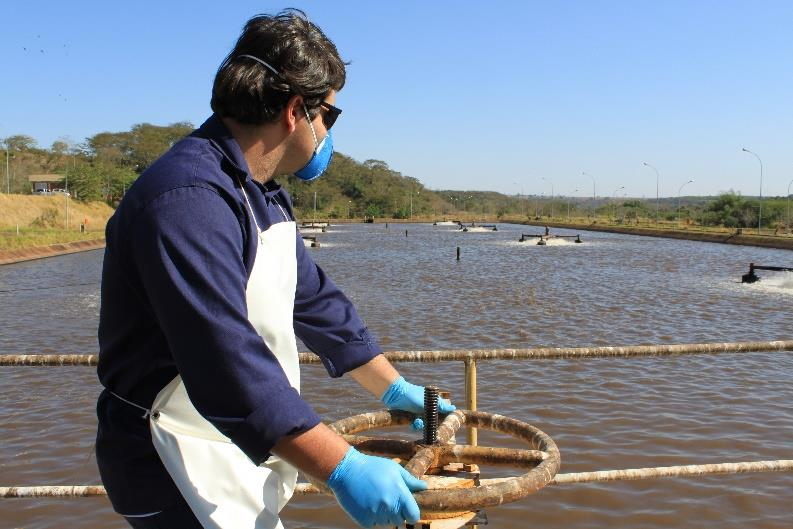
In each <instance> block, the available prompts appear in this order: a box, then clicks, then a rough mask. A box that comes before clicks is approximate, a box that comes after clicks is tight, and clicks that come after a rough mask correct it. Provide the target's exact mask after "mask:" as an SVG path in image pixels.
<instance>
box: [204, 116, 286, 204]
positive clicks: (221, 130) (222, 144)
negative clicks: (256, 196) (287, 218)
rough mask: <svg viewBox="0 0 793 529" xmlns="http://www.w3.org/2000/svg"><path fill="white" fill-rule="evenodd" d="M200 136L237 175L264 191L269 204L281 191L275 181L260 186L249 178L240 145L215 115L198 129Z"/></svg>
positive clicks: (249, 173)
mask: <svg viewBox="0 0 793 529" xmlns="http://www.w3.org/2000/svg"><path fill="white" fill-rule="evenodd" d="M197 132H198V133H199V135H200V136H202V137H204V138H207V139H208V140H209V141H210V142H212V144H213V145H215V147H216V148H217V149H218V150H219V151H220V152H221V153H222V154H223V157H224V158H225V159H226V160H227V161H228V162H229V163H230V164H231V166H232V167H233V168H234V170H235V171H237V175H236V176H239V177H240V178H242V179H244V180H246V181H247V180H250V181H251V182H252V183H253V184H255V185H257V186H259V187H260V188H262V189H263V190H264V196H265V198H266V199H267V201H268V202H269V201H270V200H272V198H273V195H276V194H278V192H280V191H281V185H280V184H279V183H278V182H276V181H275V180H270V181H269V182H267V183H266V184H261V183H259V182H257V181H256V180H254V179H253V178H251V172H250V169H249V168H248V162H247V160H245V155H243V154H242V149H240V144H239V143H237V140H236V139H234V136H233V135H232V134H231V132H230V131H229V129H228V128H227V127H226V125H224V124H223V120H222V119H220V116H218V115H217V114H212V115H211V116H210V117H209V118H208V119H207V120H206V121H205V122H204V123H203V124H202V125H201V126H200V127H199V128H198V131H197Z"/></svg>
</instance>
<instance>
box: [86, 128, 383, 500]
mask: <svg viewBox="0 0 793 529" xmlns="http://www.w3.org/2000/svg"><path fill="white" fill-rule="evenodd" d="M240 183H241V184H242V185H244V186H245V191H246V193H247V195H248V197H249V199H250V202H251V207H252V208H253V210H254V213H255V215H256V220H257V221H258V223H259V226H260V227H261V229H262V230H266V229H267V228H268V227H269V226H270V225H272V224H274V223H277V222H283V221H284V220H285V219H284V217H283V213H282V211H281V208H279V205H280V206H281V207H283V208H284V209H285V210H286V212H287V215H288V216H289V217H290V219H291V220H294V216H293V213H292V208H291V201H290V200H289V196H288V194H287V193H286V191H285V190H284V189H283V188H281V187H280V186H279V185H277V184H276V183H274V182H269V183H267V184H264V185H262V184H260V183H258V182H256V181H254V180H252V179H251V177H250V174H249V171H248V167H247V164H246V161H245V159H244V157H243V155H242V152H241V151H240V148H239V145H238V144H237V143H236V141H235V140H234V139H233V137H232V136H231V134H230V133H229V131H228V130H227V129H226V127H225V126H224V125H223V123H222V121H221V120H220V119H219V118H218V117H217V116H213V117H211V118H210V119H208V120H207V121H206V122H205V123H204V124H203V125H202V126H201V127H200V128H199V129H198V130H196V131H195V132H193V134H191V135H190V136H189V137H187V138H185V139H184V140H182V141H180V142H179V143H177V144H175V145H174V146H173V147H172V148H171V149H170V150H169V151H168V152H167V153H166V154H165V155H163V156H162V157H161V158H160V159H159V160H157V161H156V162H155V163H154V164H153V165H152V166H151V167H150V168H149V169H147V170H146V171H145V172H144V173H143V174H142V175H141V176H140V178H138V180H137V181H136V182H135V184H134V185H133V186H132V187H131V188H130V190H129V191H128V192H127V194H126V195H125V197H124V199H123V201H122V203H121V205H120V206H119V208H118V210H117V211H116V213H115V214H114V215H113V217H112V218H111V219H110V221H109V222H108V226H107V230H106V240H107V247H106V250H105V259H104V267H103V271H102V303H101V310H100V322H99V346H100V355H99V367H98V374H99V378H100V381H101V382H102V384H103V385H104V386H105V388H107V390H109V391H112V392H114V393H116V394H118V395H120V396H122V397H123V398H124V399H127V400H129V401H130V402H134V403H136V404H138V405H140V406H143V407H146V408H149V407H150V406H151V404H152V402H153V400H154V398H155V396H156V395H157V393H158V392H159V391H160V390H161V389H162V388H163V387H164V386H165V385H166V384H167V383H168V382H169V381H170V380H172V379H173V377H175V376H176V375H177V374H179V375H181V376H182V379H183V381H184V384H185V387H186V389H187V392H188V395H189V396H190V399H191V401H192V402H193V405H194V406H195V407H196V409H197V410H198V411H199V413H201V415H203V416H204V417H205V418H206V419H207V420H209V421H210V422H211V423H212V424H214V425H215V426H216V427H217V428H218V429H219V430H220V431H221V432H223V433H224V434H225V435H226V436H228V437H229V438H230V439H231V440H232V441H233V442H234V443H235V444H237V445H238V446H239V447H240V448H241V449H242V450H243V451H244V452H245V453H246V454H247V455H248V456H249V457H250V458H251V460H252V461H254V462H256V463H257V464H258V463H261V462H263V461H264V460H266V459H267V457H269V455H270V450H271V448H272V446H273V445H274V444H275V443H276V442H277V441H278V440H279V439H280V438H282V437H283V436H286V435H291V434H296V433H300V432H303V431H306V430H308V429H310V428H312V427H314V426H316V424H317V423H318V422H319V420H320V419H319V417H318V416H317V415H316V414H315V413H314V411H313V410H312V409H311V407H310V406H309V405H308V404H307V403H306V402H305V401H304V400H303V399H302V398H301V397H300V395H299V394H298V392H297V391H296V390H295V389H294V388H292V387H291V386H290V384H289V381H288V380H287V378H286V375H285V373H284V371H283V370H282V369H281V367H280V365H279V363H278V360H277V359H276V358H275V356H274V355H273V354H272V352H271V351H270V350H269V349H268V348H267V346H266V345H265V343H264V340H263V339H262V338H261V337H260V336H259V334H257V332H256V330H255V329H254V328H253V326H252V325H251V323H250V322H249V321H248V317H247V303H246V287H247V281H248V277H249V275H250V273H251V270H252V268H253V263H254V260H255V258H256V251H257V246H258V238H257V236H256V227H255V223H254V219H252V218H251V215H250V212H249V210H248V208H247V207H246V203H245V199H244V196H243V194H242V192H241V190H240ZM296 236H297V238H298V240H297V245H296V248H297V250H296V255H295V259H296V261H297V286H296V292H295V303H294V313H293V321H294V331H295V334H296V335H297V337H298V338H300V339H301V340H302V341H303V343H305V344H306V346H308V347H309V348H310V349H311V350H312V351H314V352H315V353H316V354H318V355H319V356H320V358H321V359H322V362H323V363H324V365H325V368H326V369H327V371H328V373H329V374H330V375H331V376H333V377H338V376H341V375H342V374H344V373H345V372H347V371H349V370H350V369H354V368H355V367H358V366H360V365H363V364H364V363H366V362H367V361H369V360H370V359H372V358H373V357H374V356H376V355H377V354H379V353H380V352H381V350H380V348H379V347H378V346H377V344H376V343H375V342H374V341H373V339H372V337H371V336H370V335H369V333H368V331H367V329H366V327H365V326H364V324H363V322H362V321H361V319H360V317H359V316H358V314H357V312H356V310H355V308H354V307H353V305H352V303H351V302H350V301H349V300H348V299H347V298H346V297H345V296H344V294H343V293H342V292H341V291H340V290H339V289H338V288H337V287H336V286H335V285H334V284H333V282H332V281H331V280H330V279H329V278H328V277H327V276H326V275H325V274H324V272H323V271H322V269H321V268H320V267H319V266H317V265H316V264H315V263H314V261H313V259H312V258H311V256H310V254H309V253H308V252H307V251H306V249H305V246H304V244H303V242H302V240H301V239H300V236H299V234H297V235H296ZM97 413H98V416H99V431H98V435H97V460H98V463H99V467H100V472H101V474H102V480H103V482H104V483H105V485H106V487H107V489H108V493H109V495H110V498H111V501H112V502H113V505H114V507H115V508H116V510H117V511H118V512H120V513H122V514H136V513H140V512H141V510H146V511H148V512H151V510H152V509H161V508H165V507H167V506H169V505H170V504H172V503H173V498H175V497H176V496H175V495H176V494H178V492H177V491H176V489H175V486H174V485H173V482H172V481H171V480H170V477H169V476H168V475H167V472H166V471H165V469H164V467H163V466H162V463H161V462H160V460H159V458H158V456H157V454H156V452H155V451H154V448H153V446H152V444H151V437H150V434H149V430H148V424H147V421H145V420H143V419H142V418H141V416H142V412H141V411H140V410H139V409H137V408H135V407H134V406H131V405H129V404H126V403H124V402H122V401H121V400H119V399H116V398H115V397H113V396H111V395H109V392H108V391H105V392H103V394H102V396H100V399H99V402H98V405H97Z"/></svg>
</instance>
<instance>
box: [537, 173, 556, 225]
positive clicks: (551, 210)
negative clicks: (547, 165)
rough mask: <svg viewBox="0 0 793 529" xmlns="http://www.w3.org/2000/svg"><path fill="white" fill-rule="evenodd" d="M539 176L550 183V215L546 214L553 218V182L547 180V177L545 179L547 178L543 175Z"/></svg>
mask: <svg viewBox="0 0 793 529" xmlns="http://www.w3.org/2000/svg"><path fill="white" fill-rule="evenodd" d="M540 178H541V179H542V180H545V181H546V182H548V183H549V184H551V207H550V215H548V216H549V217H550V218H553V182H551V181H550V180H548V179H547V178H545V177H544V176H541V177H540Z"/></svg>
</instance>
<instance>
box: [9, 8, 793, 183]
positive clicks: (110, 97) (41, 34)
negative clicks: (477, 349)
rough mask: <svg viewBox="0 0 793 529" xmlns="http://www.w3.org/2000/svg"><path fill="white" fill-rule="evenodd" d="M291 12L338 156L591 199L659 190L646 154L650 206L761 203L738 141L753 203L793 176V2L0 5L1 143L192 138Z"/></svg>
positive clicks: (446, 178) (445, 179)
mask: <svg viewBox="0 0 793 529" xmlns="http://www.w3.org/2000/svg"><path fill="white" fill-rule="evenodd" d="M289 6H291V7H299V8H301V9H304V10H305V11H306V12H307V13H308V15H309V17H310V18H311V19H312V20H314V21H315V22H316V23H317V24H319V25H320V26H321V27H322V28H323V29H324V30H325V32H326V33H327V34H328V35H329V36H330V37H331V39H333V40H334V42H336V45H337V47H338V48H339V50H340V52H341V54H342V56H343V57H344V58H345V59H346V60H348V61H351V64H350V66H349V68H348V78H347V79H348V80H347V86H346V87H345V89H344V90H343V91H342V92H341V93H340V94H339V97H338V99H337V103H338V106H340V107H341V108H343V109H344V113H343V114H342V116H341V118H340V119H339V121H338V123H337V125H336V128H335V129H334V131H335V134H334V140H335V144H336V147H337V149H338V150H339V151H340V152H343V153H345V154H348V155H350V156H352V157H354V158H356V159H358V160H365V159H367V158H376V159H381V160H385V161H386V162H387V163H388V164H389V165H390V166H391V167H392V168H394V169H396V170H398V171H400V172H402V173H403V174H406V175H409V176H413V177H415V178H418V179H419V180H420V181H421V182H422V183H424V185H426V186H428V187H430V188H433V189H478V190H495V191H501V192H504V193H511V194H514V193H518V192H523V193H535V194H540V193H544V194H545V195H549V194H550V193H551V188H552V186H553V192H554V193H555V194H556V195H573V194H575V195H577V196H591V194H592V180H591V179H590V178H589V177H587V176H584V175H582V174H581V173H582V172H583V171H586V172H587V173H589V174H591V175H593V176H594V178H595V182H596V186H597V195H598V196H612V195H613V194H615V191H616V194H617V195H618V196H619V195H623V194H627V195H628V196H635V197H642V196H645V197H654V196H655V190H656V175H655V173H654V172H653V171H652V170H651V169H649V168H647V167H643V166H642V162H643V161H647V162H649V163H650V164H652V165H654V166H655V167H656V168H657V169H658V170H659V172H660V189H661V196H677V193H678V191H679V189H680V186H681V185H682V184H683V183H685V182H686V181H688V180H694V183H692V184H688V185H687V186H685V188H684V190H683V194H684V195H686V194H700V195H705V194H716V193H719V192H721V191H725V190H729V189H733V190H735V191H737V192H741V193H743V194H745V195H757V194H758V192H759V186H760V182H759V180H760V178H759V176H760V175H759V164H758V162H757V159H755V158H754V157H752V156H750V155H748V154H746V153H743V152H741V148H742V147H746V148H748V149H751V150H753V151H755V152H756V153H758V154H759V155H760V157H761V158H762V161H763V164H764V175H763V194H764V195H765V196H772V195H785V194H786V190H787V186H788V184H789V182H790V181H791V179H793V149H791V147H793V145H792V143H793V67H791V58H793V32H792V31H791V30H790V28H791V27H793V2H790V1H762V0H760V1H756V2H745V1H744V2H738V1H731V0H723V1H716V0H709V1H706V0H702V1H697V0H690V1H674V0H672V1H664V2H658V1H643V0H635V1H631V2H627V1H625V2H623V1H611V2H607V1H598V0H590V1H559V2H489V3H484V2H481V3H479V2H477V3H474V2H462V1H458V2H450V1H438V2H409V1H404V2H371V1H369V2H364V1H360V2H295V3H292V4H282V3H272V2H249V1H234V2H203V1H197V0H196V1H191V2H181V1H174V2H162V1H160V2H153V1H138V2H134V3H133V2H107V1H103V2H98V1H97V2H93V1H79V0H76V1H72V2H57V3H56V2H49V1H47V2H45V1H40V0H27V1H26V2H16V3H15V4H14V9H13V10H11V11H8V10H4V16H3V30H2V32H0V49H1V50H2V53H3V58H4V61H3V68H2V72H3V73H2V77H0V101H2V106H1V107H0V137H5V136H8V135H11V134H27V135H30V136H33V137H34V138H35V139H36V140H37V141H38V142H39V144H40V145H42V146H50V145H51V144H52V142H53V141H54V140H56V139H58V138H60V137H67V138H69V139H70V140H71V141H74V142H82V141H83V140H84V139H85V138H86V137H87V136H91V135H93V134H96V133H97V132H101V131H121V130H128V129H129V128H130V127H131V126H132V125H133V124H135V123H142V122H150V123H155V124H168V123H172V122H176V121H190V122H192V123H193V124H195V125H198V124H200V123H201V122H202V121H203V120H204V119H205V118H206V117H207V116H208V115H209V112H210V110H209V97H210V90H211V83H212V78H213V76H214V73H215V70H216V68H217V66H218V64H219V63H220V61H221V60H222V59H223V57H224V56H225V54H226V53H227V52H228V51H229V49H230V48H231V46H232V45H233V43H234V41H235V40H236V38H237V36H238V35H239V31H240V29H241V27H242V25H243V24H244V22H245V21H246V20H247V18H249V17H250V16H252V15H254V14H256V13H261V12H265V13H273V12H277V11H279V10H280V9H282V8H284V7H289ZM25 48H26V49H25ZM42 50H43V51H42ZM622 186H625V189H624V190H619V191H617V190H618V189H619V188H620V187H622ZM576 189H577V190H578V191H575V192H574V190H576Z"/></svg>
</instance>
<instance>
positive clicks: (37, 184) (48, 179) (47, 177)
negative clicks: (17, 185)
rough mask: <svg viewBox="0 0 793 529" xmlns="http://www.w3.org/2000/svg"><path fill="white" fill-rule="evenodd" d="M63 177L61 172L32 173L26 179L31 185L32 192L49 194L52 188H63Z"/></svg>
mask: <svg viewBox="0 0 793 529" xmlns="http://www.w3.org/2000/svg"><path fill="white" fill-rule="evenodd" d="M64 178H65V177H64V176H63V175H62V174H32V175H30V176H28V181H29V182H30V185H31V187H32V191H33V194H36V193H39V194H45V193H46V194H49V193H52V191H53V190H54V189H61V188H63V180H64Z"/></svg>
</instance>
